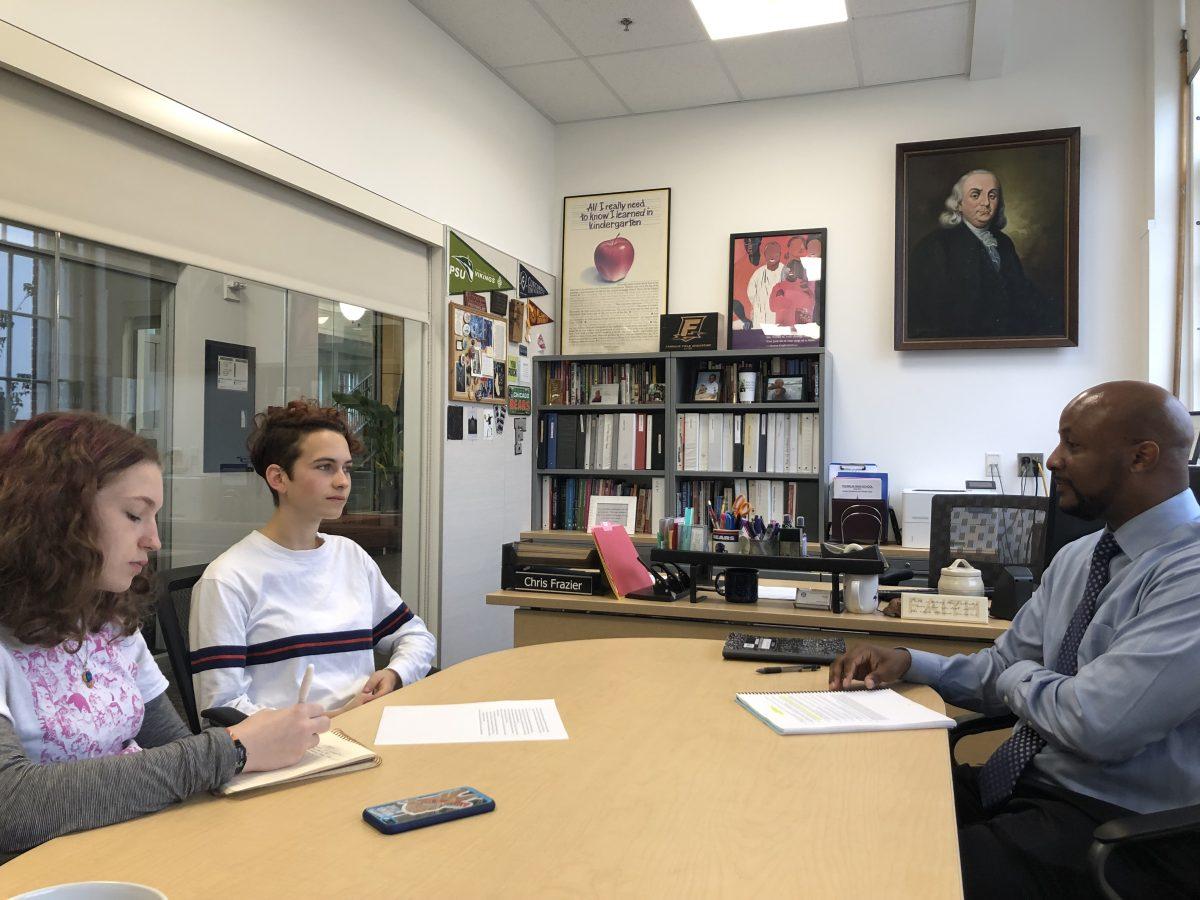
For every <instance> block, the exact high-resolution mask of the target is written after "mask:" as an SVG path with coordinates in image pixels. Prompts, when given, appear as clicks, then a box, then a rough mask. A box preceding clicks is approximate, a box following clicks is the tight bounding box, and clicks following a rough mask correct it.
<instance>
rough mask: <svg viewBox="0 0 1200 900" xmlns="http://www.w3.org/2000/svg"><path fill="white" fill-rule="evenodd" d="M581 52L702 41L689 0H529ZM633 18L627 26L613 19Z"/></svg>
mask: <svg viewBox="0 0 1200 900" xmlns="http://www.w3.org/2000/svg"><path fill="white" fill-rule="evenodd" d="M532 2H534V3H536V4H537V5H539V6H540V7H541V8H542V9H543V10H545V12H546V15H548V16H549V17H550V18H551V19H552V20H553V21H554V24H555V25H557V26H558V27H559V28H560V29H561V30H562V33H563V34H565V35H566V36H567V38H568V40H570V41H571V43H572V44H574V45H575V47H576V49H577V50H579V52H580V53H582V54H583V55H584V56H595V55H596V54H598V53H622V52H624V51H628V50H645V49H647V48H650V47H666V46H669V45H671V44H689V43H693V42H695V41H707V40H708V33H707V32H706V31H705V30H704V26H703V25H701V24H700V17H699V16H698V15H696V9H695V7H694V6H692V3H691V0H532ZM624 18H630V19H633V24H632V25H630V26H629V31H625V30H624V28H622V27H621V25H620V24H619V22H620V20H621V19H624Z"/></svg>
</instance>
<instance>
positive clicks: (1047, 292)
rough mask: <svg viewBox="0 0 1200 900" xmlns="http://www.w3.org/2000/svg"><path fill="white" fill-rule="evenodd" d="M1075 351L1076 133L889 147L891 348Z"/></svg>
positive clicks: (1063, 131)
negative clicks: (892, 157)
mask: <svg viewBox="0 0 1200 900" xmlns="http://www.w3.org/2000/svg"><path fill="white" fill-rule="evenodd" d="M1078 344H1079V129H1078V128H1060V129H1055V130H1049V131H1027V132H1020V133H1016V134H994V135H987V136H983V137H971V138H955V139H953V140H945V141H923V142H921V143H912V144H899V145H897V147H896V310H895V348H896V349H897V350H965V349H1004V348H1009V347H1075V346H1078Z"/></svg>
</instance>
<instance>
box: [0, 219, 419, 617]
mask: <svg viewBox="0 0 1200 900" xmlns="http://www.w3.org/2000/svg"><path fill="white" fill-rule="evenodd" d="M423 341H424V326H423V325H422V324H421V323H419V322H413V321H409V320H406V319H401V318H396V317H393V316H387V315H383V314H380V313H376V312H372V311H369V310H363V309H361V308H357V307H352V306H348V305H347V304H343V303H339V302H337V301H335V300H330V299H326V298H320V297H313V296H309V295H306V294H302V293H299V292H295V291H287V290H285V289H283V288H280V287H276V286H273V285H268V284H262V283H258V282H254V281H250V280H248V279H243V278H238V277H236V276H234V275H230V274H225V273H221V272H215V271H212V270H209V269H204V268H200V267H197V266H186V265H181V264H178V263H173V262H170V261H167V260H161V259H156V258H153V257H149V256H144V255H141V254H136V253H131V252H128V251H124V250H121V249H119V248H114V247H108V246H104V245H100V244H95V243H92V242H88V241H84V240H81V239H78V238H74V237H70V236H66V235H59V234H55V233H53V232H48V231H45V230H39V229H36V228H29V227H26V226H23V225H19V224H16V223H7V222H3V221H0V416H2V421H0V424H2V425H3V428H4V429H5V430H7V429H8V428H10V427H12V426H13V425H14V424H16V423H19V422H21V421H24V420H27V419H28V418H30V417H31V416H33V415H36V414H37V413H40V412H44V411H47V410H56V409H83V410H89V411H93V412H97V413H100V414H102V415H104V416H107V417H109V418H111V419H113V420H114V421H117V422H120V423H121V424H123V425H125V426H126V427H129V428H131V429H133V430H135V431H137V432H138V433H139V434H142V435H143V436H145V437H147V438H149V439H151V440H152V441H153V442H154V443H155V445H156V446H157V447H158V448H159V450H160V453H161V455H162V459H163V475H164V488H165V491H164V508H163V511H162V513H161V514H160V516H159V521H160V530H161V532H162V537H163V550H162V552H161V553H160V555H159V563H158V565H159V568H160V569H167V568H174V567H178V566H183V565H192V564H195V563H204V562H208V561H210V560H212V559H213V558H214V557H216V556H217V555H218V554H220V553H221V552H223V551H224V550H225V549H226V548H228V547H229V546H231V545H232V544H233V543H235V542H236V541H238V540H240V539H241V538H242V537H243V536H245V535H246V534H247V533H248V532H249V531H250V530H251V529H253V528H256V527H258V526H259V525H261V524H262V523H264V522H265V521H266V520H267V519H268V518H269V517H270V515H271V510H272V504H271V499H270V493H269V491H268V490H267V488H266V486H265V484H264V483H263V482H262V479H260V478H259V477H258V476H257V475H256V474H254V473H253V472H252V471H248V468H249V467H248V465H247V462H248V460H247V456H246V451H245V438H246V436H248V434H249V432H250V430H251V428H252V427H253V414H254V413H255V412H257V411H261V410H263V409H265V408H266V407H267V406H270V405H278V404H281V403H283V402H284V401H285V400H288V399H292V398H295V397H301V396H304V397H312V398H315V399H317V400H318V401H319V402H320V403H321V404H322V405H327V406H328V405H335V404H336V405H340V406H342V407H343V408H344V409H345V410H346V411H347V416H348V418H349V420H350V422H351V424H352V425H353V426H354V427H355V428H356V429H357V430H358V432H359V434H360V435H361V437H362V440H363V443H364V444H365V445H366V452H365V453H364V454H363V456H362V457H361V459H359V460H358V461H357V462H356V470H355V472H354V477H353V481H354V485H353V489H352V491H351V495H350V498H351V499H350V502H349V503H348V504H347V507H346V513H345V515H344V516H343V517H342V518H341V519H339V520H337V521H335V522H329V523H326V525H325V526H323V527H325V530H326V531H328V532H330V533H340V534H344V535H346V536H347V537H349V538H351V539H352V540H355V541H357V542H358V543H359V544H360V545H362V546H363V547H364V548H365V549H366V550H367V551H368V552H369V553H371V555H372V556H374V557H376V558H377V560H378V561H379V563H380V566H381V568H382V569H383V572H384V575H385V577H386V578H387V579H388V581H389V582H390V583H391V584H392V585H393V587H395V588H396V589H397V590H399V591H400V592H401V593H402V594H407V595H409V596H414V595H415V594H416V587H415V586H416V584H417V577H418V575H417V566H416V564H415V563H416V559H417V558H418V554H417V553H416V549H417V546H418V545H417V544H416V543H415V541H416V540H417V538H418V537H419V534H418V530H417V529H412V530H411V533H410V534H404V532H403V529H402V528H401V522H402V521H403V518H404V515H403V514H404V512H405V491H404V485H405V481H406V480H408V481H409V482H410V483H411V484H413V485H415V484H416V483H417V478H418V475H419V472H418V469H417V467H412V468H411V469H409V470H406V468H405V466H404V459H405V452H404V451H405V447H406V442H407V446H410V447H411V448H412V457H413V458H418V456H417V450H416V447H417V446H418V444H417V441H418V439H419V430H420V415H419V412H420V404H419V402H417V401H416V400H415V399H414V401H413V402H412V403H410V404H406V403H405V396H406V394H407V396H409V397H413V398H416V397H419V390H420V388H421V379H422V372H423V367H422V366H421V365H420V362H421V360H422V359H423V353H424V344H423ZM214 342H215V343H216V344H217V345H218V346H219V347H221V348H226V349H222V350H221V351H220V352H221V353H224V354H230V355H233V356H235V357H237V358H239V359H244V360H245V364H246V365H245V372H246V379H245V381H244V382H243V381H238V380H237V379H236V378H235V379H233V380H232V381H231V382H228V383H223V384H222V383H218V382H217V377H216V375H215V373H214V372H212V371H209V369H211V368H212V366H211V364H210V363H211V362H212V361H213V359H215V358H216V357H213V356H212V353H213V351H212V347H211V346H210V345H212V344H214ZM228 348H234V349H228ZM239 354H240V356H239ZM410 359H415V365H413V366H411V367H410V366H406V360H410ZM406 376H407V378H406ZM406 382H407V383H406ZM414 389H415V390H416V391H417V392H418V393H413V391H414ZM239 391H240V392H241V393H242V394H244V396H240V397H239V396H238V393H239ZM230 397H233V398H234V399H235V400H236V401H238V402H235V403H233V404H232V405H231V404H230V403H229V402H228V401H229V399H230ZM214 401H221V403H219V404H216V406H217V407H219V408H216V407H214ZM406 410H409V411H411V413H412V415H411V416H408V415H406ZM409 420H411V421H409ZM406 422H407V425H408V427H407V429H406V427H405V426H406ZM406 431H407V434H406ZM214 444H219V445H220V446H219V447H215V449H214ZM214 460H216V462H217V463H218V464H213V463H214ZM416 497H417V491H416V490H415V489H413V490H411V500H414V501H415V499H416ZM409 512H410V513H411V512H412V510H409ZM405 542H408V547H409V552H408V553H405V552H403V551H404V549H405ZM408 560H411V563H412V564H411V565H405V563H406V561H408Z"/></svg>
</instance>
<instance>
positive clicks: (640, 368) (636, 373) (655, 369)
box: [542, 360, 665, 406]
mask: <svg viewBox="0 0 1200 900" xmlns="http://www.w3.org/2000/svg"><path fill="white" fill-rule="evenodd" d="M542 371H543V373H544V374H543V376H542V377H543V378H544V379H545V381H544V385H545V388H546V393H545V397H546V404H547V405H548V406H560V405H566V406H581V405H585V404H588V403H604V404H618V403H662V402H663V401H664V399H665V398H664V394H663V388H662V386H663V373H664V371H665V363H664V362H663V361H662V360H645V361H635V362H612V363H593V362H573V361H570V360H562V361H557V362H548V363H545V364H543V367H542Z"/></svg>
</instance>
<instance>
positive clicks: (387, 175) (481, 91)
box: [0, 0, 555, 268]
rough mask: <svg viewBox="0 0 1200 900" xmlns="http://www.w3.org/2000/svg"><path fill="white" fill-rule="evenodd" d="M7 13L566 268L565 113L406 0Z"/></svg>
mask: <svg viewBox="0 0 1200 900" xmlns="http://www.w3.org/2000/svg"><path fill="white" fill-rule="evenodd" d="M0 19H4V20H6V21H8V22H10V23H12V24H14V25H16V26H18V27H20V28H23V29H25V30H27V31H30V32H32V33H34V34H36V35H38V36H40V37H43V38H45V39H46V40H49V41H51V42H53V43H55V44H58V45H59V46H62V47H64V48H66V49H68V50H70V51H72V52H74V53H77V54H79V55H80V56H83V57H85V58H87V59H90V60H92V61H93V62H96V63H99V64H100V65H103V66H105V67H107V68H109V69H112V70H113V71H115V72H118V73H119V74H121V75H125V76H126V77H128V78H131V79H133V80H134V81H137V82H140V83H141V84H144V85H146V86H147V87H150V88H153V89H154V90H156V91H158V92H160V93H162V94H165V95H167V96H169V97H171V98H173V99H175V100H178V101H180V102H181V103H184V104H186V105H188V106H191V107H193V108H194V109H198V110H199V111H201V112H203V113H205V114H207V115H209V116H212V117H213V118H216V119H219V120H221V121H223V122H225V123H226V124H228V125H232V126H233V127H235V128H238V129H240V130H242V131H244V132H246V133H247V134H250V135H252V136H253V137H256V138H259V139H260V140H263V141H266V142H267V143H270V144H274V145H275V146H277V147H280V148H281V149H283V150H286V151H287V152H289V153H291V154H294V155H296V156H298V157H301V158H302V159H305V160H307V161H309V162H311V163H314V164H316V165H318V166H321V167H322V168H325V169H328V170H329V171H331V172H333V173H334V174H336V175H340V176H341V177H343V178H346V179H347V180H349V181H352V182H355V183H356V184H359V185H362V186H363V187H366V188H369V189H370V190H373V191H375V192H377V193H379V194H381V195H383V196H385V197H387V198H388V199H390V200H393V201H395V202H396V203H399V204H401V205H403V206H406V207H408V208H410V209H412V210H415V211H416V212H419V213H421V214H423V215H425V216H428V217H430V218H432V219H435V220H436V221H439V222H448V223H452V224H454V225H455V227H458V228H462V229H463V230H464V231H467V232H470V233H471V234H475V235H477V236H478V237H479V238H480V239H482V240H485V241H487V242H489V243H491V244H493V245H494V246H496V247H498V248H500V249H502V250H505V251H507V252H509V253H512V254H513V255H516V256H519V257H521V258H522V259H527V260H529V261H530V262H532V263H534V264H535V265H538V266H541V267H542V268H553V266H552V260H553V250H554V246H555V237H554V234H555V228H554V219H553V216H554V208H555V203H554V200H553V193H552V188H553V185H552V183H551V180H550V178H549V177H547V173H548V172H549V171H550V170H551V169H552V168H553V155H554V133H553V127H552V126H551V125H550V123H549V122H548V121H547V120H546V119H545V118H544V117H543V116H542V115H541V114H540V113H538V112H537V111H536V110H534V109H533V107H531V106H530V105H529V104H527V103H526V102H525V101H524V100H522V99H521V98H520V97H518V96H517V95H516V94H515V93H514V92H513V91H512V90H511V89H510V88H509V87H508V86H507V85H505V84H504V83H503V82H501V81H500V80H499V79H498V78H496V76H495V75H493V74H492V73H491V72H490V71H488V70H487V69H486V68H485V67H484V66H483V65H482V64H481V63H479V62H478V61H477V60H476V59H475V58H474V57H472V56H471V55H470V54H468V53H467V52H466V51H465V50H463V49H462V47H460V46H459V45H458V44H456V43H455V42H454V41H452V40H451V39H450V38H449V37H447V36H446V34H445V33H444V32H442V31H441V30H440V29H439V28H438V27H437V26H436V25H434V24H433V23H432V22H430V21H429V20H428V19H427V18H425V16H424V15H423V14H422V13H420V12H418V11H417V10H416V9H414V8H413V7H412V6H411V5H410V4H409V3H407V2H405V0H355V2H354V3H340V4H339V3H328V2H322V0H210V2H204V3H201V2H198V0H121V2H120V3H77V2H73V0H0Z"/></svg>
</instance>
